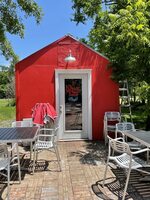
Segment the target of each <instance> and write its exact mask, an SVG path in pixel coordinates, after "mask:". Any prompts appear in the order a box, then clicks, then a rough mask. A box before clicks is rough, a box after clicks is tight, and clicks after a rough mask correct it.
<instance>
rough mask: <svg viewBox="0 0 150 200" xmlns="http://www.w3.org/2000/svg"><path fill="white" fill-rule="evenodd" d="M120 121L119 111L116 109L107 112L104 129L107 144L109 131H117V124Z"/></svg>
mask: <svg viewBox="0 0 150 200" xmlns="http://www.w3.org/2000/svg"><path fill="white" fill-rule="evenodd" d="M120 121H121V115H120V113H119V112H116V111H110V112H105V114H104V129H103V134H104V140H105V145H106V144H107V143H108V138H107V135H108V133H109V132H113V133H115V130H116V126H115V125H116V123H118V122H120Z"/></svg>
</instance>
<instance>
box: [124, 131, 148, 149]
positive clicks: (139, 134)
mask: <svg viewBox="0 0 150 200" xmlns="http://www.w3.org/2000/svg"><path fill="white" fill-rule="evenodd" d="M124 134H125V135H126V136H127V137H129V138H132V139H133V140H136V141H138V142H139V143H141V144H143V145H145V146H146V147H148V148H150V131H144V130H137V131H125V132H124Z"/></svg>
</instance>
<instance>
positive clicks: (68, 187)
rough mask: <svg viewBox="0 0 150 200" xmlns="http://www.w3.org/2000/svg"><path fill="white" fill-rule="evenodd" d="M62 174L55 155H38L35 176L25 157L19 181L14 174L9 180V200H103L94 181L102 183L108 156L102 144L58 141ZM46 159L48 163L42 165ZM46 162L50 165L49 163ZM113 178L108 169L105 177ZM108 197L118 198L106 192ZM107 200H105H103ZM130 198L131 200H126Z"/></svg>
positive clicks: (4, 188) (2, 187)
mask: <svg viewBox="0 0 150 200" xmlns="http://www.w3.org/2000/svg"><path fill="white" fill-rule="evenodd" d="M58 146H59V152H60V156H61V161H62V171H61V172H60V171H59V168H58V163H57V162H56V157H55V154H53V153H50V152H43V153H41V154H39V158H40V160H39V162H38V165H37V167H36V171H35V174H34V175H33V174H32V173H31V170H32V162H30V161H29V156H28V155H27V156H25V159H24V160H22V161H24V163H23V164H22V165H24V166H26V167H28V171H22V182H21V184H18V181H17V175H16V173H15V176H13V177H12V184H11V192H10V200H33V199H34V200H96V199H102V198H100V197H101V195H100V193H99V190H98V187H97V182H98V181H100V180H102V178H103V175H104V168H105V159H106V156H107V151H106V147H105V146H104V144H103V143H102V142H90V141H73V142H59V145H58ZM45 159H46V160H47V161H46V162H45ZM48 161H49V162H48ZM109 176H111V177H112V176H114V175H113V173H112V171H111V170H109V172H108V177H109ZM0 189H1V193H2V199H5V198H6V191H7V188H6V184H1V188H0ZM106 191H107V195H108V196H109V198H111V199H113V200H115V199H119V198H118V197H117V196H115V195H114V194H112V193H111V192H110V190H108V189H106ZM103 199H107V200H108V198H107V197H106V198H103ZM127 199H132V198H129V197H128V198H127Z"/></svg>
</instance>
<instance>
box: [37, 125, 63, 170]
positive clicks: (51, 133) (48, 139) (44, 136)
mask: <svg viewBox="0 0 150 200" xmlns="http://www.w3.org/2000/svg"><path fill="white" fill-rule="evenodd" d="M57 130H58V127H57V128H53V129H50V128H41V129H40V130H39V134H38V135H37V138H36V141H35V145H34V155H33V174H34V171H35V161H37V159H38V153H39V152H41V151H43V150H50V151H52V150H54V153H55V154H56V157H57V161H58V165H59V169H60V171H61V163H60V156H59V151H58V148H57V140H56V137H57V134H56V133H57Z"/></svg>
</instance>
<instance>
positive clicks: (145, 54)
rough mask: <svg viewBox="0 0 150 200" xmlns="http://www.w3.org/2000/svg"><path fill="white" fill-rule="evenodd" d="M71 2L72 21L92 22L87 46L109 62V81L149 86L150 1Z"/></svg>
mask: <svg viewBox="0 0 150 200" xmlns="http://www.w3.org/2000/svg"><path fill="white" fill-rule="evenodd" d="M72 1H73V3H74V4H73V9H74V18H73V20H74V21H76V22H77V23H80V22H82V23H86V21H87V20H89V19H92V20H93V28H92V29H91V31H90V33H89V44H90V45H91V46H93V47H94V48H95V49H96V50H97V51H99V52H101V53H104V54H105V55H106V56H107V57H108V58H109V59H110V61H111V64H112V65H111V66H112V69H113V77H112V78H115V79H116V80H122V79H126V78H128V79H136V81H143V80H144V81H146V82H147V83H150V0H119V1H109V0H105V1H104V2H102V0H89V1H86V0H72ZM104 8H105V9H104Z"/></svg>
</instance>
